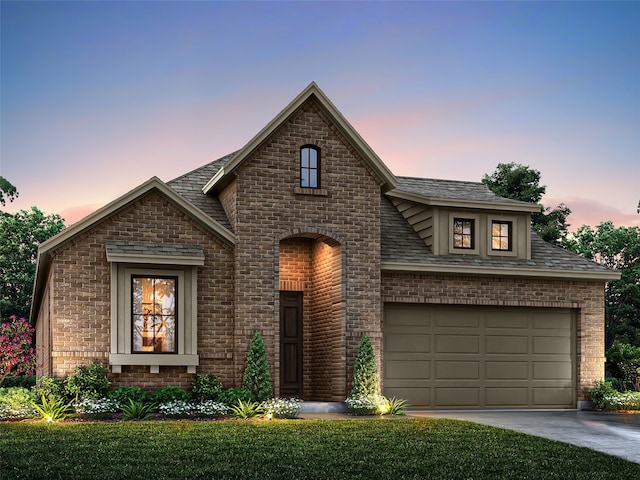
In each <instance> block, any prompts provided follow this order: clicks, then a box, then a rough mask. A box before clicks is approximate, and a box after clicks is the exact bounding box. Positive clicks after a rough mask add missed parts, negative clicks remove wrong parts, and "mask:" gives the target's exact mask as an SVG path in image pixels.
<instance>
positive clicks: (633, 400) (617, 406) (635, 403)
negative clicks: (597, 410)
mask: <svg viewBox="0 0 640 480" xmlns="http://www.w3.org/2000/svg"><path fill="white" fill-rule="evenodd" d="M602 407H603V408H605V409H606V410H640V392H616V393H615V394H612V395H605V396H604V398H603V399H602Z"/></svg>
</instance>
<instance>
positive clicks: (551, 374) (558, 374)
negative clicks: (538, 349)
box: [533, 361, 573, 380]
mask: <svg viewBox="0 0 640 480" xmlns="http://www.w3.org/2000/svg"><path fill="white" fill-rule="evenodd" d="M572 373H573V372H572V368H571V363H569V362H566V361H565V362H533V379H534V380H570V379H571V377H572Z"/></svg>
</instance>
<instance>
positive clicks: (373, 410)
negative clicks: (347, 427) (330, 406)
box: [346, 394, 384, 415]
mask: <svg viewBox="0 0 640 480" xmlns="http://www.w3.org/2000/svg"><path fill="white" fill-rule="evenodd" d="M383 403H384V397H383V396H382V395H375V394H369V395H360V396H357V397H349V398H347V400H346V404H347V408H348V409H349V411H350V412H353V413H357V414H358V415H375V414H377V413H380V407H381V405H383Z"/></svg>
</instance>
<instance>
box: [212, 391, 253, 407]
mask: <svg viewBox="0 0 640 480" xmlns="http://www.w3.org/2000/svg"><path fill="white" fill-rule="evenodd" d="M240 400H242V401H243V402H252V401H253V395H252V394H251V392H250V391H249V390H247V389H246V388H229V389H228V390H223V391H222V392H221V393H220V395H218V402H221V403H224V404H225V405H228V406H230V407H233V406H235V405H237V404H238V402H239V401H240Z"/></svg>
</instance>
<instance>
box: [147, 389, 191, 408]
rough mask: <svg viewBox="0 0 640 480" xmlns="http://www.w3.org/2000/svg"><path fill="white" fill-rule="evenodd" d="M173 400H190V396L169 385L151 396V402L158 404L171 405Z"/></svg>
mask: <svg viewBox="0 0 640 480" xmlns="http://www.w3.org/2000/svg"><path fill="white" fill-rule="evenodd" d="M173 400H184V401H187V400H189V394H188V393H187V392H185V391H184V390H182V389H181V388H179V387H175V386H173V385H167V386H166V387H161V388H159V389H158V390H156V391H155V392H153V395H151V401H153V402H154V403H156V404H161V403H169V402H171V401H173Z"/></svg>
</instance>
